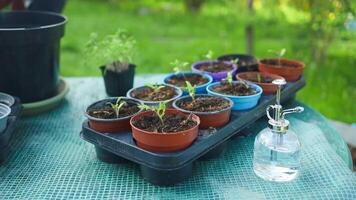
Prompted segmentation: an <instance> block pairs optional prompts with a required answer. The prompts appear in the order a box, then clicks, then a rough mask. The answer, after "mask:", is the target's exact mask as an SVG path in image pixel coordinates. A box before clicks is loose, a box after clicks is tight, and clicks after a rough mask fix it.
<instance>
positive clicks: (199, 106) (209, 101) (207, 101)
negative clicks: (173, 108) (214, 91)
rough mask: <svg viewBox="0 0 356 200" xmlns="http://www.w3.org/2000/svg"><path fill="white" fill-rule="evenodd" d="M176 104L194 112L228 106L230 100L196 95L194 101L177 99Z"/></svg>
mask: <svg viewBox="0 0 356 200" xmlns="http://www.w3.org/2000/svg"><path fill="white" fill-rule="evenodd" d="M177 106H178V107H180V108H182V109H184V110H189V111H195V112H214V111H220V110H224V109H226V108H228V107H230V101H228V100H226V99H223V98H220V97H197V98H196V99H195V100H194V101H193V100H188V101H179V102H177Z"/></svg>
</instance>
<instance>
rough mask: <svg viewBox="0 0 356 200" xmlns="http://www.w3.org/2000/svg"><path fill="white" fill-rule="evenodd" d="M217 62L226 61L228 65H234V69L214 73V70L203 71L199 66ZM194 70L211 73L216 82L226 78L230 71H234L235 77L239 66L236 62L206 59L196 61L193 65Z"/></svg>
mask: <svg viewBox="0 0 356 200" xmlns="http://www.w3.org/2000/svg"><path fill="white" fill-rule="evenodd" d="M211 63H213V64H217V63H225V64H226V65H232V70H231V71H225V72H218V73H212V72H207V71H202V70H199V66H201V65H207V64H211ZM192 70H193V72H199V73H204V74H209V75H210V76H212V77H213V79H214V82H217V81H220V80H222V79H224V78H226V77H227V74H228V72H232V76H233V77H234V76H235V74H236V70H237V66H236V65H235V64H232V63H231V62H226V61H218V60H211V61H210V60H205V61H199V62H196V63H194V64H193V65H192Z"/></svg>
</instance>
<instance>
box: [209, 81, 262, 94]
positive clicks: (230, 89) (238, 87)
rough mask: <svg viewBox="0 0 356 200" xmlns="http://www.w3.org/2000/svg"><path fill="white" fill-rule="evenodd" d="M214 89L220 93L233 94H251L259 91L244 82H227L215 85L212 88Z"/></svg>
mask: <svg viewBox="0 0 356 200" xmlns="http://www.w3.org/2000/svg"><path fill="white" fill-rule="evenodd" d="M211 90H212V91H214V92H217V93H219V94H225V95H232V96H250V95H254V94H256V93H257V91H256V90H255V89H254V88H252V87H250V86H248V85H245V84H243V83H232V84H230V83H225V82H222V83H221V84H219V85H217V86H214V87H212V88H211Z"/></svg>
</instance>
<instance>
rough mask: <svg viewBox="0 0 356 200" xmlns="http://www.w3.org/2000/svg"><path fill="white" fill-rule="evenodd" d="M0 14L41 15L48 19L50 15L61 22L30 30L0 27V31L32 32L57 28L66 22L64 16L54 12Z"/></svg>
mask: <svg viewBox="0 0 356 200" xmlns="http://www.w3.org/2000/svg"><path fill="white" fill-rule="evenodd" d="M2 13H3V14H8V15H16V14H21V15H31V14H34V15H43V16H42V17H46V16H47V17H48V16H49V15H50V16H54V17H58V18H61V20H60V22H58V23H53V24H49V25H43V26H35V27H30V28H1V27H0V31H33V30H41V29H49V28H53V27H57V26H62V25H64V24H66V23H67V22H68V18H67V17H66V16H64V15H61V14H58V13H54V12H48V11H4V12H2Z"/></svg>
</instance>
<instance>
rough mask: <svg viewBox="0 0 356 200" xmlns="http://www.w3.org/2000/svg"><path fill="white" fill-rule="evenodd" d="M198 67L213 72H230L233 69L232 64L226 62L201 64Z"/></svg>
mask: <svg viewBox="0 0 356 200" xmlns="http://www.w3.org/2000/svg"><path fill="white" fill-rule="evenodd" d="M197 68H198V69H199V70H202V71H206V72H211V73H218V72H229V71H231V70H232V69H233V68H232V65H231V64H226V63H223V62H219V63H211V64H204V65H199V66H198V67H197Z"/></svg>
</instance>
